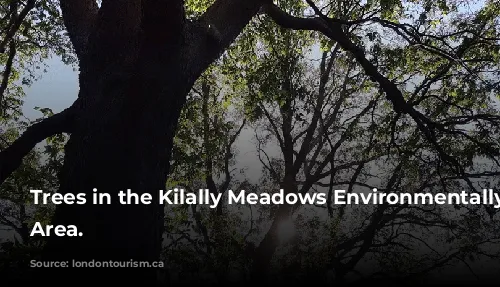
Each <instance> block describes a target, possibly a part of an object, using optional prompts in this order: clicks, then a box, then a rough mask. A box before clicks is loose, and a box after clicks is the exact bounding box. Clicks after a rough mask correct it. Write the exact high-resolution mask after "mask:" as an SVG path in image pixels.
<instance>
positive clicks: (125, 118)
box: [44, 45, 192, 283]
mask: <svg viewBox="0 0 500 287" xmlns="http://www.w3.org/2000/svg"><path fill="white" fill-rule="evenodd" d="M179 47H180V45H178V48H179ZM141 49H142V50H141V53H140V56H139V57H138V61H137V65H136V66H135V67H133V68H130V66H127V68H126V69H124V68H122V67H121V66H119V68H118V69H117V70H110V69H109V67H106V71H108V72H107V73H103V70H102V69H103V68H102V66H101V65H100V64H99V63H95V64H94V63H89V64H88V65H84V69H83V70H82V71H81V75H80V95H79V100H80V103H81V104H80V105H79V107H78V109H79V112H78V116H77V117H76V119H75V128H74V130H73V133H72V134H71V137H70V139H69V142H68V143H67V145H66V148H65V163H64V167H63V170H62V172H61V174H60V184H61V185H60V190H59V192H60V193H63V194H65V193H73V194H77V193H85V194H86V198H87V204H85V205H60V206H58V207H57V209H56V213H55V216H54V218H53V224H54V225H66V226H67V225H76V226H77V227H78V231H79V232H82V233H83V236H81V237H73V238H70V239H68V238H65V237H56V236H53V235H52V236H51V237H50V238H49V241H48V244H47V247H46V250H45V252H44V257H45V258H44V259H45V260H51V261H53V260H59V261H60V260H65V261H72V260H85V261H90V260H96V261H97V260H99V261H109V260H114V261H122V262H130V260H134V261H148V262H152V261H158V260H159V259H160V258H159V257H160V254H161V243H162V234H163V231H164V230H163V229H164V227H163V223H164V222H163V217H164V211H163V205H161V204H159V190H165V188H166V186H165V183H166V180H167V174H168V170H169V161H170V153H171V149H172V145H173V138H174V134H175V129H176V126H177V122H178V118H179V114H180V111H181V109H182V106H183V104H184V101H185V97H186V94H187V92H188V91H189V89H190V87H191V85H192V83H191V82H190V81H188V80H187V79H188V78H189V77H186V75H185V73H184V71H183V70H182V67H181V66H180V61H179V58H180V57H179V53H178V52H179V50H176V49H172V50H170V51H164V52H163V53H158V52H157V51H155V47H154V46H150V47H148V46H147V45H144V46H143V47H142V48H141ZM93 189H97V193H102V192H106V193H109V194H111V196H112V199H111V200H112V202H111V204H110V205H98V204H94V203H93V202H92V195H93V193H94V192H93ZM127 189H131V191H132V192H135V193H138V194H139V195H140V194H144V193H150V194H151V195H152V199H153V200H152V203H151V204H150V205H143V204H138V205H121V204H120V203H119V198H118V192H119V191H120V190H123V191H126V190H127ZM72 271H73V272H59V274H58V276H59V277H60V276H61V274H62V273H64V277H65V278H62V279H67V278H68V276H71V277H74V276H78V277H79V278H82V279H84V278H87V279H91V280H96V279H99V280H104V281H106V280H121V279H123V280H127V281H130V280H134V281H137V280H140V281H141V282H143V283H144V282H151V281H154V279H155V276H153V275H154V272H156V271H157V269H154V268H93V269H81V268H75V269H74V270H72ZM75 273H77V274H75ZM44 274H45V273H44ZM44 276H45V277H46V276H47V275H44ZM101 278H102V279H101ZM52 279H53V278H52Z"/></svg>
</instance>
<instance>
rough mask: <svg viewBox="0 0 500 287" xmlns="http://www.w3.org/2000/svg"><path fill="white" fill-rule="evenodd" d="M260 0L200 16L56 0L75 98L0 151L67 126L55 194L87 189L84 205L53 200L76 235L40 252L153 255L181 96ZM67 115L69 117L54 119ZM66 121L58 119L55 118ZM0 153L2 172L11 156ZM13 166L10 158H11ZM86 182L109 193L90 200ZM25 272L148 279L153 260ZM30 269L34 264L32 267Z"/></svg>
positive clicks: (177, 9)
mask: <svg viewBox="0 0 500 287" xmlns="http://www.w3.org/2000/svg"><path fill="white" fill-rule="evenodd" d="M260 2H261V1H260V0H255V1H249V0H231V1H228V0H217V1H216V2H215V4H213V6H212V7H210V9H208V11H207V12H206V13H205V15H204V16H203V17H201V18H200V19H198V20H196V21H193V22H190V21H187V20H186V19H185V14H184V9H183V1H182V0H170V1H166V0H148V1H139V0H113V1H111V0H103V1H102V5H101V7H100V8H97V5H96V2H95V1H92V0H73V1H65V0H64V1H63V0H61V10H62V13H63V17H64V22H65V25H66V28H67V29H68V33H69V36H70V39H71V42H72V44H73V47H74V48H75V51H76V53H77V55H78V58H79V61H80V77H79V86H80V93H79V96H78V100H77V101H76V102H75V104H74V105H73V106H72V108H71V112H70V113H69V112H65V113H62V114H59V115H57V116H55V117H53V118H52V119H48V120H46V121H44V122H42V123H40V124H38V126H33V129H31V130H29V131H27V133H26V134H25V135H23V136H22V137H21V138H20V140H19V141H18V142H17V145H16V146H14V148H11V149H9V150H8V151H7V150H6V152H2V153H0V160H2V159H4V158H6V157H7V158H8V159H11V158H12V160H15V161H16V162H17V161H20V160H21V159H22V156H23V155H24V153H25V151H26V150H29V147H30V146H31V147H32V146H33V145H34V144H36V142H38V141H40V140H43V138H44V137H47V136H50V135H53V134H54V133H58V132H62V131H66V130H67V129H69V128H70V129H71V136H70V139H69V142H68V143H67V145H66V147H65V162H64V167H63V170H62V171H61V174H60V190H59V192H60V193H63V194H65V193H72V194H78V193H85V194H86V195H87V196H86V198H87V204H85V205H60V206H58V207H57V209H56V214H55V216H54V218H53V221H52V224H53V225H66V226H67V225H75V226H77V227H78V231H79V232H82V233H83V236H82V237H71V238H70V237H56V236H54V235H53V234H52V235H51V236H50V238H49V239H48V243H47V246H46V248H45V250H44V253H43V256H42V257H43V258H42V259H44V260H50V261H54V260H57V261H70V262H71V261H72V260H85V261H90V260H98V261H109V260H113V261H125V262H130V260H134V261H150V262H151V261H158V260H159V259H160V254H161V243H162V235H163V233H164V232H165V230H164V226H163V224H164V222H163V217H164V210H163V206H162V205H160V204H158V197H159V196H158V194H159V190H161V189H165V184H166V180H167V175H168V170H169V161H170V155H171V150H172V145H173V138H174V135H175V130H176V127H177V123H178V119H179V115H180V111H181V109H182V107H183V105H184V102H185V99H186V95H187V93H188V92H189V90H190V89H191V87H192V85H193V83H194V81H195V80H196V79H197V78H198V77H199V76H200V74H201V73H202V72H203V71H204V70H205V69H206V68H207V67H208V66H209V65H210V64H211V63H212V62H213V61H214V60H215V59H217V58H218V57H219V55H221V53H222V52H224V50H225V49H226V48H227V47H228V46H229V45H230V44H231V43H232V42H233V41H234V40H235V38H236V37H237V36H238V34H239V33H240V32H241V30H242V29H243V28H244V27H245V26H246V25H247V24H248V22H249V21H250V19H251V18H252V17H253V16H254V15H255V14H256V13H257V12H258V10H259V7H260V5H261V3H260ZM68 113H69V114H70V118H71V121H70V122H69V123H68V127H66V125H63V124H61V119H62V120H64V119H66V118H67V117H66V116H68V115H67V114H68ZM63 122H64V121H63ZM4 162H5V161H3V160H2V162H0V176H1V178H2V180H3V178H5V177H7V176H8V175H9V174H10V173H11V172H12V169H13V168H15V166H14V165H8V164H4ZM13 166H14V167H13ZM93 189H97V191H98V192H106V193H109V194H111V195H112V204H111V205H96V204H93V203H92V201H91V200H92V195H93ZM126 189H131V190H132V191H133V192H135V193H138V194H143V193H150V194H151V195H152V197H153V201H152V204H150V205H143V204H139V205H120V204H119V202H118V196H117V194H118V192H119V191H120V190H126ZM36 271H40V272H41V273H40V274H37V275H35V276H30V278H26V279H28V280H36V281H40V280H44V279H48V280H50V281H52V280H78V281H87V280H90V281H95V282H103V281H104V282H106V281H128V282H130V281H140V282H141V284H143V285H149V283H153V282H154V281H156V280H155V279H156V276H155V272H156V271H157V270H156V269H154V268H89V269H86V268H74V269H67V268H65V269H64V271H61V269H55V270H51V269H45V268H44V269H37V270H36ZM36 271H35V272H36Z"/></svg>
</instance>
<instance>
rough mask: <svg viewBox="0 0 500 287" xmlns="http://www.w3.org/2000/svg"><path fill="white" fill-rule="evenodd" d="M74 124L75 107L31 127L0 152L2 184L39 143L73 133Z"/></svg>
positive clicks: (0, 179)
mask: <svg viewBox="0 0 500 287" xmlns="http://www.w3.org/2000/svg"><path fill="white" fill-rule="evenodd" d="M73 122H74V107H73V106H72V107H70V108H68V109H66V110H64V111H62V112H60V113H58V114H55V115H53V116H51V117H49V118H46V119H44V120H42V121H40V122H38V123H36V124H34V125H32V126H31V127H29V128H28V129H27V130H26V131H25V132H24V133H23V135H22V136H20V137H19V138H18V139H17V140H16V141H14V142H13V143H12V144H11V145H10V146H9V147H8V148H6V149H5V150H3V151H2V152H0V184H2V183H3V182H4V181H5V180H6V179H7V177H9V176H10V175H11V174H12V172H14V171H15V170H16V169H17V168H18V167H19V165H20V164H21V163H22V160H23V158H24V156H25V155H27V154H28V153H29V152H30V151H31V150H32V149H33V148H34V147H35V146H36V144H38V143H39V142H41V141H43V140H44V139H46V138H48V137H50V136H53V135H55V134H59V133H63V132H71V131H72V128H73Z"/></svg>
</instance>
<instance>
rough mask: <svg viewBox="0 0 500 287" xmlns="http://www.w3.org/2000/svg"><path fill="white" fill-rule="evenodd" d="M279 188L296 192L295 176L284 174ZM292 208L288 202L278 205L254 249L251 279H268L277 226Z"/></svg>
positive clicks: (259, 281)
mask: <svg viewBox="0 0 500 287" xmlns="http://www.w3.org/2000/svg"><path fill="white" fill-rule="evenodd" d="M281 188H283V189H284V190H285V194H287V193H290V192H291V193H297V185H296V184H295V177H294V176H293V175H288V176H285V177H284V180H283V182H282V183H281ZM292 209H293V206H292V205H289V204H283V205H280V206H279V207H278V210H277V211H276V214H275V215H274V219H273V222H272V224H271V227H270V228H269V230H268V231H267V233H266V235H265V236H264V239H262V241H261V242H260V244H259V245H258V246H257V248H256V249H255V252H254V256H253V262H252V270H251V280H252V281H253V282H255V283H265V282H267V281H268V280H269V274H270V271H271V260H272V258H273V256H274V253H275V252H276V249H277V248H278V246H279V245H280V238H279V230H280V229H279V228H280V225H281V224H282V223H283V221H286V220H289V219H290V217H291V214H292Z"/></svg>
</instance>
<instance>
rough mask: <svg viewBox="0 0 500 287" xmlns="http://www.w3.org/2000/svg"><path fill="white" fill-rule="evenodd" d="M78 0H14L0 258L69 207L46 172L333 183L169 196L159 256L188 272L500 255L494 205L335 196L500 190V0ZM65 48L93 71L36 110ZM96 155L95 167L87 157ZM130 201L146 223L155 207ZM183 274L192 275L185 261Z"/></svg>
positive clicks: (288, 275)
mask: <svg viewBox="0 0 500 287" xmlns="http://www.w3.org/2000/svg"><path fill="white" fill-rule="evenodd" d="M73 1H74V3H73V4H70V1H69V0H66V1H64V0H61V1H54V0H2V1H0V19H1V20H0V33H1V34H0V52H2V53H1V54H0V65H1V71H2V81H1V84H0V179H1V181H0V183H1V186H0V188H1V189H0V227H4V228H5V230H7V233H8V234H13V236H11V237H12V238H13V240H4V241H3V242H1V243H2V245H1V246H2V247H1V248H2V253H1V255H0V260H1V262H0V266H1V268H10V267H13V266H16V267H20V266H23V264H24V263H25V261H26V260H27V259H28V258H32V257H33V256H35V257H36V256H40V255H41V254H43V249H44V248H45V247H46V244H47V242H46V239H44V238H38V237H30V236H29V234H30V231H31V229H32V228H33V225H34V224H35V222H41V223H43V224H47V223H49V222H51V221H52V218H53V216H54V212H55V209H56V207H55V206H50V205H46V206H42V205H37V206H35V205H33V200H32V197H30V194H29V189H31V188H34V189H43V190H49V191H53V192H56V191H57V190H63V191H64V190H67V189H70V188H71V187H73V188H74V186H72V184H70V183H69V182H75V183H74V184H75V185H76V184H78V183H77V182H84V180H85V179H92V180H94V179H95V183H98V184H101V185H103V186H105V187H110V186H113V184H115V183H116V182H120V181H124V184H125V183H128V184H132V185H134V184H136V186H137V187H142V186H143V185H142V181H148V180H149V181H150V182H151V185H147V187H156V186H160V187H162V188H167V189H170V188H173V187H179V188H184V189H185V190H187V191H195V190H198V189H205V188H207V189H208V190H209V191H210V193H215V194H218V195H220V196H221V197H227V196H228V194H227V191H228V190H242V189H243V190H246V191H247V192H251V193H257V194H260V193H268V194H273V193H276V192H279V191H280V189H282V190H284V191H285V192H290V193H296V194H300V195H301V196H306V195H310V194H314V193H318V192H322V193H325V194H326V199H325V200H324V204H306V205H301V204H285V205H256V206H252V205H227V204H223V203H225V202H227V201H221V204H218V205H217V207H216V208H210V207H209V206H201V205H198V206H197V205H177V206H168V205H167V206H165V207H164V208H162V209H161V210H160V212H161V213H162V216H161V218H162V220H161V222H160V224H159V225H161V226H160V227H159V228H160V229H161V236H159V239H157V240H158V241H161V253H159V254H158V256H161V259H162V260H164V261H165V262H166V270H168V273H169V274H170V279H169V280H170V282H171V283H172V284H174V283H193V282H204V280H212V281H214V282H217V283H220V284H222V283H224V282H228V281H236V282H241V281H244V280H247V278H252V280H275V281H287V280H289V281H290V282H318V283H328V282H337V283H345V282H351V281H360V280H361V281H362V280H368V279H371V280H375V279H374V278H377V280H382V281H383V280H406V281H401V282H421V281H420V280H427V279H429V278H431V279H429V280H432V278H434V277H433V276H435V274H437V273H436V272H440V271H442V272H446V270H450V269H451V270H455V269H454V268H456V270H465V271H464V272H467V273H468V274H470V276H469V277H467V278H473V279H474V278H476V279H477V278H482V277H481V276H482V275H480V274H478V273H477V272H478V271H481V270H478V267H477V266H479V265H478V264H476V263H478V262H496V263H495V264H496V265H492V266H493V267H492V268H498V259H499V256H500V250H499V249H498V247H497V248H495V246H498V244H499V243H500V230H499V224H498V221H499V220H500V216H499V214H500V212H498V209H496V208H494V207H493V206H492V205H470V206H466V205H458V204H450V205H437V204H429V205H411V204H395V205H389V204H381V205H370V204H366V205H365V204H359V205H354V204H353V205H335V204H333V201H332V196H333V194H334V192H335V190H339V189H342V190H346V192H347V193H364V192H367V191H369V190H373V189H374V188H377V189H378V190H379V191H381V192H405V193H415V192H429V193H434V194H435V193H452V192H460V191H462V190H467V191H468V192H471V193H474V192H481V191H482V190H483V189H485V188H486V189H494V190H495V192H496V193H499V192H500V191H499V189H498V188H499V178H500V177H499V175H500V152H499V151H500V105H499V104H500V80H499V79H500V2H498V1H494V0H481V1H479V0H477V1H472V0H437V1H436V0H432V1H430V0H405V1H399V0H364V1H355V0H327V1H317V0H278V1H274V2H273V1H260V0H234V1H228V0H215V1H214V0H186V1H171V2H176V3H177V2H179V7H180V6H182V9H181V8H179V9H178V10H176V9H177V8H178V7H177V6H175V7H173V6H172V7H173V8H172V7H171V6H168V5H167V4H165V5H167V6H168V11H170V12H171V13H175V14H172V15H176V17H177V16H178V17H177V18H179V19H180V20H178V21H177V18H176V17H174V16H172V15H167V16H166V15H160V14H161V13H159V12H158V13H156V12H155V11H159V10H161V9H165V7H163V6H161V5H162V4H158V3H163V2H168V1H150V2H151V3H152V2H154V3H156V4H154V5H157V6H156V7H155V6H153V7H149V6H147V5H153V4H144V3H146V2H148V1H142V2H144V3H143V4H142V5H143V6H141V7H142V10H141V13H142V14H141V13H139V14H141V15H142V16H137V15H136V14H135V12H137V11H135V10H133V9H132V8H133V5H135V4H130V5H129V4H127V5H123V7H122V8H123V10H119V9H118V8H116V7H113V5H114V4H108V3H111V2H112V1H111V2H110V1H102V3H101V1H98V2H95V1H90V0H82V1H77V0H73ZM245 1H246V2H245ZM119 2H120V1H119ZM136 2H137V3H139V4H137V3H136ZM75 3H76V4H75ZM89 3H91V4H89ZM129 3H136V4H137V5H139V6H140V3H141V1H130V2H129ZM148 3H149V2H148ZM115 5H116V4H115ZM169 5H170V4H169ZM171 5H173V4H171ZM129 6H130V7H129ZM82 7H83V8H82ZM131 7H132V8H131ZM122 8H120V9H122ZM75 9H76V10H75ZM78 9H80V10H78ZM113 9H117V10H116V11H115V10H113ZM128 9H130V10H128ZM139 10H140V9H139ZM254 10H255V11H254ZM76 11H80V12H76ZM92 11H93V14H92V13H91V12H92ZM96 11H99V13H97V12H96ZM109 11H112V12H113V11H114V14H112V13H110V12H109ZM131 11H132V12H131ZM134 11H135V12H134ZM228 11H231V12H228ZM252 11H254V12H252ZM106 13H110V14H109V15H112V16H113V17H115V18H117V19H118V18H119V19H118V20H119V21H122V22H119V23H121V24H120V25H121V26H120V25H114V24H113V23H115V22H114V20H116V19H115V18H113V17H111V16H109V17H108V16H107V15H108V14H106ZM87 14H88V15H91V16H89V17H87V18H86V19H84V18H85V16H86V15H87ZM88 15H87V16H88ZM99 17H100V18H99ZM106 17H108V18H109V19H108V18H106ZM134 17H136V18H140V19H142V20H141V21H140V25H139V24H137V23H135V22H134V21H133V20H134V19H135V18H134ZM141 17H142V18H141ZM245 17H246V18H248V23H243V21H244V20H243V19H246V18H245ZM101 18H102V19H101ZM236 18H238V19H242V20H238V19H236ZM95 19H97V20H95ZM99 19H100V20H99ZM110 19H111V20H110ZM113 19H114V20H113ZM124 19H125V20H124ZM84 20H87V22H85V21H84ZM90 20H93V21H94V20H95V23H98V24H99V25H101V26H99V25H97V24H96V25H87V24H88V23H89V22H88V21H90ZM118 20H116V21H118ZM99 21H100V22H99ZM92 23H94V22H92ZM116 23H118V22H116ZM179 23H180V24H179ZM181 24H182V25H181ZM102 25H104V26H102ZM105 25H108V26H105ZM176 25H178V26H179V27H180V28H179V27H178V26H176ZM115 26H120V27H122V26H123V29H126V31H125V32H124V31H121V30H119V29H121V28H120V27H115ZM92 27H94V28H95V27H97V28H96V29H97V30H96V31H97V32H95V33H91V32H92V31H93V30H91V29H93V28H92ZM102 27H109V28H102ZM166 27H168V29H167V28H166ZM177 28H178V29H177ZM106 29H109V30H110V31H111V32H110V31H108V30H106ZM112 29H116V30H112ZM176 29H177V30H176ZM136 30H137V31H139V32H137V34H138V35H140V37H139V36H138V37H137V38H132V36H133V35H134V33H135V32H136ZM201 30H203V31H204V32H203V33H204V34H197V33H198V32H199V31H201ZM179 31H180V32H179ZM108 32H109V33H111V34H106V33H108ZM200 33H201V32H200ZM106 35H108V36H106ZM109 35H113V37H114V38H113V37H111V36H109ZM179 35H181V36H179ZM200 35H201V36H200ZM134 37H135V36H134ZM138 39H139V40H138ZM233 40H234V41H233ZM141 41H143V42H141ZM136 42H137V43H143V44H141V45H139V44H138V45H137V46H134V45H135V44H130V43H136ZM200 43H201V44H200ZM103 47H104V48H103ZM122 47H125V48H122ZM158 47H163V48H162V50H161V51H158V50H157V48H158ZM178 47H181V48H178ZM137 51H139V52H137ZM134 53H137V55H136V54H134ZM55 57H57V59H60V61H62V62H63V63H65V64H67V65H70V66H72V67H73V68H75V70H78V73H79V75H80V76H79V84H80V94H79V95H68V97H74V99H75V104H73V105H72V106H71V107H68V109H66V110H64V111H53V110H52V108H53V107H50V106H47V107H40V108H38V111H39V112H40V113H41V114H42V117H41V118H39V119H27V118H26V117H25V115H23V109H22V108H23V104H24V100H25V99H26V97H38V96H39V95H31V94H29V95H27V94H26V91H27V89H28V88H29V87H30V86H31V85H33V84H34V83H35V82H36V81H37V80H39V79H41V78H43V76H44V74H45V73H46V69H50V67H49V66H47V63H48V60H49V59H53V58H55ZM171 67H175V69H174V68H171ZM129 84H130V85H131V86H129ZM163 85H165V86H163ZM165 87H167V88H165ZM54 89H57V87H54ZM158 91H162V92H158ZM164 91H168V93H170V94H172V95H175V97H174V96H171V95H170V94H168V93H167V92H164ZM134 93H136V96H137V95H140V97H137V98H140V99H139V100H137V99H134ZM157 94H158V96H157ZM164 94H165V95H164ZM167 94H168V95H167ZM149 95H151V96H149ZM177 108H178V110H177ZM135 116H137V117H135ZM176 116H178V118H176ZM153 123H154V124H153ZM88 135H92V137H91V136H88ZM130 138H132V139H133V140H130V141H129V142H130V145H128V146H126V145H125V144H124V145H123V147H122V146H121V145H118V144H117V142H119V140H122V139H130ZM68 139H70V141H69V142H68ZM170 142H171V144H170ZM65 146H66V148H65ZM99 152H101V153H102V156H101V155H98V154H99ZM94 154H95V157H93V155H94ZM125 155H126V156H125ZM79 156H81V158H80V157H79ZM84 156H85V157H84ZM100 158H102V162H101V161H100ZM80 159H85V160H80ZM108 162H109V164H108ZM165 162H166V163H165ZM101 163H103V164H101ZM128 163H134V164H130V166H129V165H128ZM87 164H88V165H89V166H90V165H92V164H94V166H97V169H96V171H89V172H88V173H86V172H78V171H82V170H84V171H87V170H89V169H88V166H86V165H87ZM132 166H135V167H137V166H141V168H142V169H140V170H139V168H134V167H132ZM114 168H116V169H117V170H118V171H116V174H115V173H112V174H111V173H110V175H109V176H108V178H107V179H104V176H103V178H102V179H101V178H99V177H98V176H96V174H100V173H102V171H105V170H106V169H111V170H112V169H114ZM70 171H71V172H74V174H70V173H71V172H70ZM77 174H82V176H81V178H80V177H78V175H77ZM167 175H168V176H167ZM77 179H78V180H77ZM108 181H109V182H108ZM85 184H86V183H85ZM88 184H89V186H90V185H91V184H93V182H90V183H88ZM84 187H87V186H86V185H82V189H83V188H84ZM89 190H90V189H89ZM89 192H90V191H89ZM61 212H62V211H61ZM75 212H76V211H75ZM81 212H84V211H81ZM110 212H111V211H110ZM114 212H117V213H116V216H115V217H116V218H121V219H122V220H123V221H125V222H127V221H128V222H134V224H135V225H134V224H129V225H133V226H135V227H134V228H136V229H137V230H136V231H137V232H138V233H143V234H146V232H145V229H140V228H146V227H142V226H141V227H138V225H141V224H137V222H141V220H142V219H140V218H142V217H139V216H146V215H144V214H142V212H143V211H141V210H136V211H135V212H137V213H134V212H128V213H119V212H124V211H122V210H118V209H117V210H115V211H114ZM61 214H62V213H61ZM141 214H142V215H141ZM71 216H73V215H71ZM134 216H136V219H137V220H136V219H134ZM54 218H58V220H61V219H60V218H62V217H61V216H59V217H58V216H55V217H54ZM74 218H78V217H74ZM110 222H111V219H110V221H109V222H107V223H106V224H108V223H109V224H110V225H109V226H111V225H112V224H113V223H110ZM85 224H86V226H91V225H92V224H93V223H85ZM123 224H124V225H127V224H126V223H123ZM104 225H105V224H104V223H103V226H104ZM145 225H147V224H145ZM151 225H154V224H151ZM88 228H90V227H88ZM103 228H104V227H103ZM128 228H130V234H131V233H133V232H134V230H132V229H133V228H132V227H128ZM90 229H92V228H90ZM95 232H96V234H98V232H101V231H95ZM102 232H104V231H102ZM7 233H6V234H7ZM0 234H2V233H0ZM103 234H104V233H103ZM127 234H128V233H127ZM147 234H149V235H150V234H154V235H156V233H154V232H152V231H151V233H147ZM115 239H116V238H114V239H113V240H115ZM113 240H111V239H110V240H109V242H108V241H105V242H104V243H102V244H103V246H104V245H106V244H108V245H109V246H112V245H111V244H112V241H113ZM131 240H132V239H131ZM141 240H142V239H141ZM144 240H147V238H146V239H144ZM145 242H147V241H145ZM68 244H71V243H68ZM78 244H80V243H78ZM82 244H86V243H82ZM123 244H125V243H123ZM55 245H57V244H55ZM55 245H52V246H55ZM108 245H106V246H108ZM82 246H84V245H82ZM152 252H153V251H152ZM154 252H156V251H154ZM154 252H153V253H154ZM82 253H83V251H82ZM148 256H149V255H148ZM148 258H149V257H148ZM492 264H493V263H492ZM450 266H451V267H450ZM495 266H496V267H495ZM447 268H448V269H447ZM460 268H463V269H460ZM186 270H187V271H186ZM492 270H493V269H492ZM483 271H484V270H483ZM23 272H26V270H24V269H22V268H19V274H24V273H23ZM182 272H191V273H192V274H193V276H190V277H189V278H186V277H183V276H181V275H178V276H177V277H176V276H174V275H172V274H177V273H178V274H184V273H182ZM485 272H488V271H485ZM483 275H484V274H483ZM21 276H22V275H21ZM207 278H208V279H207ZM270 278H271V279H270ZM188 281H189V282H188ZM383 282H384V281H383ZM392 282H396V281H392ZM397 282H399V281H397Z"/></svg>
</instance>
